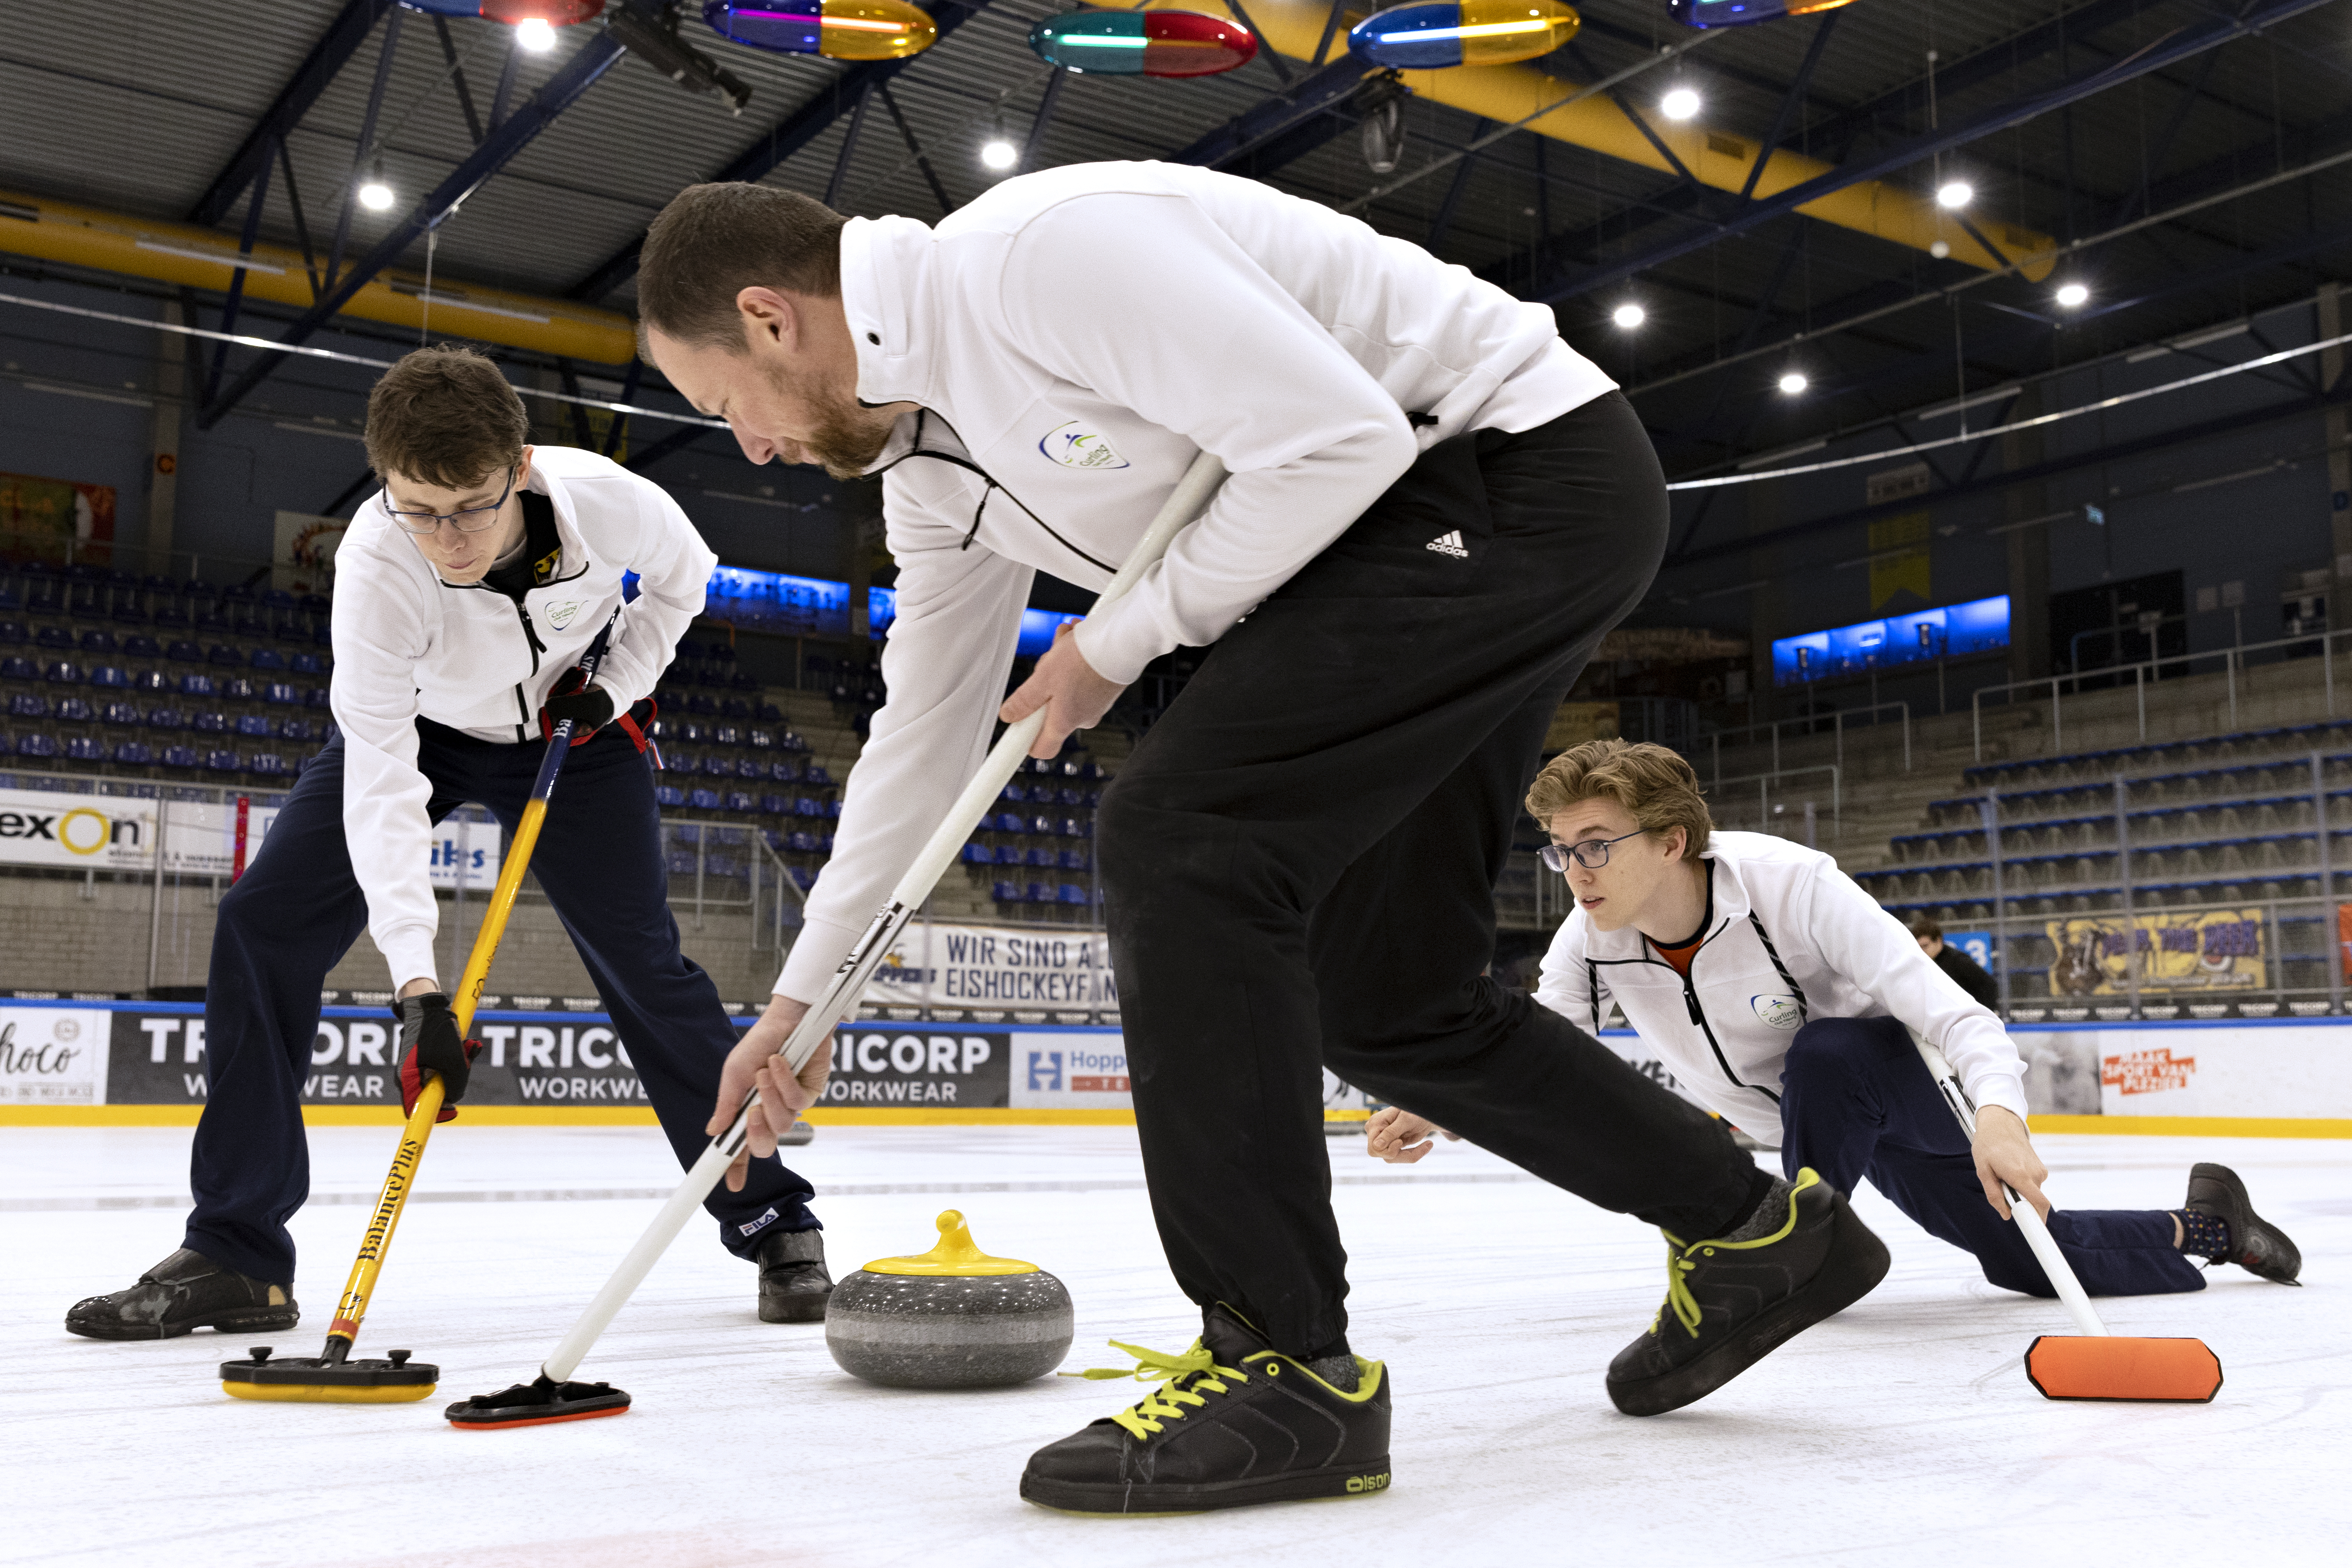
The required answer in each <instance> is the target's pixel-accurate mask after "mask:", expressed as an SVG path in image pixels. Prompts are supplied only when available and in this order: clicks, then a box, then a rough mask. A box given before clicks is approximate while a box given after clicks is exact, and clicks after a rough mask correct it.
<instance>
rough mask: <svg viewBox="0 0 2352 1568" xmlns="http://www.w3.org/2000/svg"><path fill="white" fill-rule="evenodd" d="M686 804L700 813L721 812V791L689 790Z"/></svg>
mask: <svg viewBox="0 0 2352 1568" xmlns="http://www.w3.org/2000/svg"><path fill="white" fill-rule="evenodd" d="M686 803H687V804H688V805H689V806H691V807H693V808H694V809H695V810H698V811H715V810H719V791H718V790H716V789H694V790H689V791H688V794H687V797H686Z"/></svg>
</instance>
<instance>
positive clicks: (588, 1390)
mask: <svg viewBox="0 0 2352 1568" xmlns="http://www.w3.org/2000/svg"><path fill="white" fill-rule="evenodd" d="M1224 472H1225V471H1224V467H1223V465H1221V464H1220V463H1218V461H1217V460H1216V458H1214V457H1213V456H1212V455H1209V454H1208V453H1205V452H1204V453H1202V454H1201V455H1200V456H1198V457H1196V458H1194V459H1193V460H1192V466H1191V467H1190V468H1188V469H1186V470H1185V473H1184V476H1183V477H1182V478H1181V479H1180V480H1178V481H1177V484H1176V488H1175V489H1174V490H1173V491H1171V493H1170V494H1169V497H1168V499H1167V501H1166V502H1165V503H1164V504H1163V505H1162V506H1161V507H1160V515H1159V516H1158V517H1155V518H1153V519H1152V523H1151V527H1150V528H1149V529H1147V530H1146V531H1145V533H1144V535H1143V538H1141V539H1139V540H1138V541H1137V543H1136V546H1135V549H1134V551H1133V552H1132V553H1131V554H1130V555H1129V557H1128V559H1127V564H1126V565H1124V566H1122V567H1120V568H1119V570H1118V575H1116V576H1115V577H1113V578H1112V579H1111V580H1110V584H1109V586H1108V587H1107V588H1105V589H1104V590H1103V591H1102V596H1101V597H1100V598H1098V599H1097V600H1096V601H1095V608H1096V609H1097V610H1101V609H1103V608H1105V607H1106V606H1108V605H1110V604H1113V603H1115V602H1117V601H1118V600H1119V599H1121V598H1123V597H1124V596H1125V595H1126V594H1127V592H1128V591H1129V590H1130V589H1132V588H1134V586H1135V585H1136V583H1137V581H1138V580H1140V579H1141V577H1142V576H1143V573H1144V571H1145V570H1146V569H1147V568H1149V567H1150V565H1151V564H1152V563H1153V562H1154V561H1157V560H1158V559H1160V557H1161V556H1162V555H1164V554H1166V553H1167V550H1168V546H1169V544H1170V542H1171V540H1173V539H1174V538H1175V537H1176V536H1177V534H1178V533H1180V532H1181V531H1182V530H1183V528H1185V526H1186V525H1187V524H1189V523H1191V522H1192V519H1193V518H1194V517H1198V516H1199V515H1200V513H1201V510H1202V508H1203V507H1206V506H1207V505H1208V503H1209V497H1211V496H1212V495H1213V494H1214V493H1215V491H1216V487H1217V486H1218V484H1219V483H1220V482H1221V481H1223V478H1224ZM1043 727H1045V710H1044V709H1042V708H1041V709H1039V710H1038V711H1037V712H1035V713H1034V714H1031V715H1030V716H1028V717H1027V718H1024V719H1023V720H1022V721H1021V722H1020V723H1018V724H1016V725H1013V726H1012V727H1009V728H1008V729H1006V730H1005V732H1004V734H1003V736H1001V737H998V739H997V742H996V745H995V746H994V747H992V749H991V750H990V752H989V754H988V757H987V759H986V760H985V761H983V762H982V764H981V765H980V771H979V772H977V773H975V774H974V775H972V778H971V782H970V783H968V784H966V785H965V786H964V788H963V793H962V794H961V795H959V796H957V797H956V802H955V804H954V805H953V806H952V807H950V809H949V811H948V814H947V820H946V821H942V822H941V823H940V827H939V831H937V832H935V833H933V834H932V835H931V837H930V841H929V842H928V843H926V844H925V845H924V846H923V849H922V852H920V853H919V854H918V855H917V856H916V857H915V862H914V864H913V865H911V866H909V867H908V870H907V873H906V875H904V876H902V877H900V878H899V879H898V886H897V887H896V888H895V889H893V890H892V892H891V894H890V902H889V903H888V904H886V905H884V906H883V908H882V911H881V913H879V914H877V915H875V916H874V919H873V922H872V924H870V925H867V926H866V933H865V935H864V936H860V937H859V938H858V939H857V943H856V946H853V947H852V948H850V950H849V956H847V957H846V958H844V959H843V960H842V961H841V967H839V968H838V969H835V971H834V975H833V982H832V984H831V985H830V986H828V987H827V988H826V989H825V993H824V996H823V997H822V998H819V999H818V1000H817V1002H816V1004H815V1005H814V1006H813V1007H811V1008H810V1009H809V1010H808V1012H807V1013H806V1014H805V1015H804V1016H803V1018H802V1019H801V1021H800V1023H799V1025H798V1026H797V1027H795V1028H794V1029H793V1032H792V1034H791V1036H790V1037H789V1038H788V1039H787V1040H785V1042H784V1047H783V1050H782V1052H781V1053H780V1054H781V1055H782V1056H783V1058H784V1059H785V1061H788V1062H789V1063H790V1064H791V1066H792V1069H793V1071H794V1072H798V1071H800V1070H801V1069H802V1068H803V1067H804V1066H806V1065H807V1064H808V1060H809V1058H810V1057H812V1056H814V1055H815V1054H816V1049H817V1047H818V1046H819V1045H821V1044H822V1043H824V1040H825V1039H826V1038H827V1037H828V1036H829V1035H831V1034H832V1032H833V1030H834V1026H835V1024H837V1023H839V1022H840V1021H841V1020H842V1019H844V1018H846V1017H848V1016H849V1015H850V1013H851V1012H853V1011H854V1010H855V1009H856V1006H857V1003H858V1000H859V998H861V997H863V996H864V995H865V993H866V981H867V980H868V979H869V978H870V977H872V975H873V973H874V971H875V970H876V969H877V967H880V965H881V962H882V959H883V956H885V955H886V954H887V953H888V952H889V950H890V945H891V944H892V943H894V942H896V941H897V940H898V935H899V933H900V932H902V931H904V930H905V929H906V927H907V925H908V922H909V921H911V920H912V919H913V918H914V917H915V912H916V911H917V910H919V909H920V908H921V907H922V906H923V902H924V900H926V899H928V898H929V897H930V895H931V889H932V888H933V887H934V886H936V885H937V884H938V883H939V880H940V876H941V875H942V874H943V873H945V872H946V871H947V868H948V867H949V866H950V864H952V863H953V862H954V861H955V858H956V854H957V852H959V851H960V850H961V849H962V847H963V844H964V841H966V840H967V839H969V838H971V833H972V830H973V829H974V828H976V827H977V826H978V825H979V823H980V819H981V816H982V813H983V812H985V811H986V810H988V809H989V807H990V806H991V805H992V804H993V803H994V802H995V800H996V797H997V795H998V793H999V792H1000V791H1001V790H1003V788H1004V786H1005V784H1006V783H1007V782H1008V781H1009V780H1010V779H1012V777H1013V774H1014V773H1015V772H1016V771H1018V770H1019V768H1020V767H1021V763H1022V760H1023V759H1024V758H1026V757H1027V756H1028V754H1029V747H1030V746H1031V745H1032V744H1034V742H1035V740H1036V737H1037V732H1038V731H1039V730H1040V729H1042V728H1043ZM758 1101H759V1095H758V1093H757V1092H753V1093H751V1094H747V1095H745V1096H744V1097H743V1103H742V1105H741V1107H740V1109H738V1110H737V1111H736V1113H735V1120H734V1122H733V1123H732V1124H730V1125H729V1127H728V1128H727V1130H726V1131H725V1132H723V1133H721V1134H719V1136H718V1137H716V1138H714V1139H712V1140H711V1142H710V1146H709V1148H707V1149H705V1150H704V1151H703V1152H702V1157H701V1158H699V1159H698V1160H696V1161H695V1162H694V1166H693V1168H692V1169H690V1170H688V1172H687V1173H686V1177H685V1179H684V1180H682V1181H680V1182H679V1183H678V1185H677V1190H676V1191H674V1192H672V1193H671V1194H670V1196H669V1199H668V1201H667V1202H666V1203H664V1204H663V1205H662V1207H661V1212H660V1213H658V1214H656V1216H655V1217H654V1218H653V1222H652V1223H651V1224H649V1225H647V1226H646V1229H645V1234H644V1235H642V1236H640V1237H638V1238H637V1242H636V1245H635V1246H634V1247H632V1248H631V1249H629V1253H628V1256H627V1257H625V1258H624V1259H622V1260H621V1264H620V1267H618V1268H617V1269H615V1270H613V1277H612V1278H611V1279H609V1280H607V1281H605V1282H604V1289H603V1290H601V1291H598V1292H597V1293H596V1299H595V1300H594V1301H591V1302H589V1304H588V1309H587V1311H585V1312H582V1313H581V1314H580V1321H579V1322H575V1323H573V1324H572V1332H571V1333H567V1334H565V1335H564V1336H563V1341H562V1343H561V1344H559V1345H557V1346H556V1347H555V1354H552V1355H551V1356H549V1357H548V1358H547V1360H546V1362H545V1363H544V1364H541V1367H540V1371H539V1375H538V1377H536V1378H534V1379H533V1380H532V1381H530V1382H529V1383H519V1384H516V1385H513V1386H511V1387H509V1388H504V1389H501V1390H499V1392H498V1393H496V1394H478V1395H476V1396H474V1397H473V1398H471V1399H466V1400H460V1401H459V1402H458V1403H457V1404H455V1405H452V1406H449V1407H448V1410H447V1411H446V1415H447V1416H448V1418H449V1421H450V1424H451V1425H453V1426H457V1427H465V1428H468V1429H471V1430H477V1431H479V1430H487V1429H492V1428H497V1427H536V1426H543V1425H548V1424H551V1423H554V1422H559V1421H583V1420H588V1419H590V1418H592V1417H594V1416H618V1415H620V1414H621V1413H622V1412H623V1411H625V1410H626V1409H627V1408H628V1406H629V1396H628V1395H626V1394H625V1393H623V1392H622V1391H621V1390H619V1389H616V1388H614V1387H613V1386H611V1385H609V1384H604V1383H572V1382H570V1381H568V1379H569V1378H570V1377H571V1376H572V1373H573V1372H574V1371H575V1370H577V1368H578V1367H579V1365H580V1363H581V1361H582V1360H583V1358H584V1357H585V1356H586V1355H587V1354H588V1352H589V1350H590V1348H591V1347H593V1345H594V1344H595V1343H596V1341H597V1338H598V1337H599V1336H600V1335H602V1334H603V1333H604V1329H605V1327H606V1326H607V1325H608V1324H610V1323H611V1322H612V1321H613V1318H614V1315H615V1314H616V1313H618V1312H620V1310H621V1308H622V1306H623V1305H624V1304H625V1303H626V1302H627V1301H628V1299H629V1297H630V1296H631V1295H632V1294H634V1293H635V1291H636V1288H637V1286H638V1285H639V1283H641V1282H642V1281H644V1279H645V1277H646V1274H647V1273H649V1272H651V1271H652V1269H653V1266H654V1264H655V1263H656V1262H657V1261H658V1260H660V1258H661V1255H662V1254H663V1253H664V1252H666V1251H667V1250H668V1249H669V1244H670V1243H671V1242H672V1241H674V1240H676V1239H677V1233H678V1232H679V1231H680V1230H682V1229H684V1228H686V1222H687V1221H688V1219H689V1218H692V1216H693V1214H694V1211H695V1210H696V1209H698V1208H699V1207H701V1206H702V1200H703V1199H704V1198H705V1197H709V1194H710V1189H711V1188H712V1187H714V1186H718V1185H719V1178H720V1177H721V1176H724V1175H725V1174H726V1172H727V1167H728V1166H730V1165H731V1164H733V1163H734V1160H735V1156H736V1155H739V1154H740V1153H741V1152H742V1150H743V1146H744V1145H745V1143H746V1142H747V1141H748V1140H749V1138H750V1137H751V1107H752V1106H753V1105H754V1104H756V1103H758Z"/></svg>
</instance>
